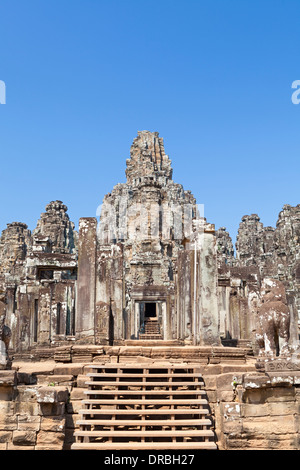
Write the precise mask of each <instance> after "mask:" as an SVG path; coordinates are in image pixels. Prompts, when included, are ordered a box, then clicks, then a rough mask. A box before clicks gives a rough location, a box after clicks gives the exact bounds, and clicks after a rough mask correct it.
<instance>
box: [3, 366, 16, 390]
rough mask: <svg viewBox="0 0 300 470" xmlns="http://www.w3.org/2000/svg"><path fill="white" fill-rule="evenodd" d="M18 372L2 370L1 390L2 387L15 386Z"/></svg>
mask: <svg viewBox="0 0 300 470" xmlns="http://www.w3.org/2000/svg"><path fill="white" fill-rule="evenodd" d="M16 385H17V372H16V371H15V370H0V390H1V388H2V387H15V386H16Z"/></svg>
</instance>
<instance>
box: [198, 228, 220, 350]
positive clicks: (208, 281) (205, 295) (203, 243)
mask: <svg viewBox="0 0 300 470" xmlns="http://www.w3.org/2000/svg"><path fill="white" fill-rule="evenodd" d="M197 251H198V256H197V258H198V260H199V261H198V265H197V267H196V268H197V274H198V276H197V277H198V279H196V282H197V291H198V292H197V296H196V301H197V306H196V325H197V330H198V335H197V343H198V342H199V343H200V345H206V346H209V345H220V344H221V340H220V325H219V312H218V267H217V249H216V236H215V227H214V225H213V224H208V223H207V224H205V226H204V227H203V229H201V230H200V231H199V233H198V235H197Z"/></svg>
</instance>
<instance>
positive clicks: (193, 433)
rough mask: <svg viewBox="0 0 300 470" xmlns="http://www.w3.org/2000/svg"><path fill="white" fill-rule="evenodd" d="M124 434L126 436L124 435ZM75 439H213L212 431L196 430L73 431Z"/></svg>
mask: <svg viewBox="0 0 300 470" xmlns="http://www.w3.org/2000/svg"><path fill="white" fill-rule="evenodd" d="M125 433H126V434H125ZM74 436H75V437H94V438H95V437H96V438H99V437H108V438H111V437H126V438H128V437H134V438H137V439H141V438H143V437H145V438H147V437H164V438H166V437H189V438H192V437H214V433H213V431H210V430H209V429H207V430H206V429H204V430H203V429H197V430H193V429H192V430H191V429H189V430H180V431H178V430H177V431H166V430H165V429H164V430H163V434H162V431H161V430H159V431H152V430H151V431H141V430H136V431H128V430H126V431H115V430H112V431H111V430H107V431H105V430H102V431H75V433H74Z"/></svg>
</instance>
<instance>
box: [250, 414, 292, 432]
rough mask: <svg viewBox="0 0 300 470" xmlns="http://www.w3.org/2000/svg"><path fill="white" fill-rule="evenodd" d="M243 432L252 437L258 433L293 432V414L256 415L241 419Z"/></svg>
mask: <svg viewBox="0 0 300 470" xmlns="http://www.w3.org/2000/svg"><path fill="white" fill-rule="evenodd" d="M243 432H244V433H247V435H251V436H253V437H258V436H259V435H261V436H264V437H267V436H269V435H286V434H289V433H290V434H293V433H295V422H294V417H293V416H280V417H274V416H270V417H269V418H267V417H256V418H245V419H244V420H243Z"/></svg>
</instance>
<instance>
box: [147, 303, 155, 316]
mask: <svg viewBox="0 0 300 470" xmlns="http://www.w3.org/2000/svg"><path fill="white" fill-rule="evenodd" d="M156 310H157V309H156V302H145V318H157V311H156Z"/></svg>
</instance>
